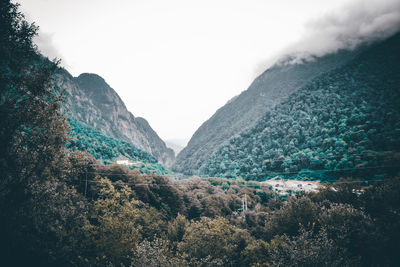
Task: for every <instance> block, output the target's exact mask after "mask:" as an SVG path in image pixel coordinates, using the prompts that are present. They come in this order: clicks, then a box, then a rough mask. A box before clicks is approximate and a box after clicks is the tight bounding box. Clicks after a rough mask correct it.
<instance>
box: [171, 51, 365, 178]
mask: <svg viewBox="0 0 400 267" xmlns="http://www.w3.org/2000/svg"><path fill="white" fill-rule="evenodd" d="M362 49H363V48H359V50H353V51H347V50H341V51H338V52H337V53H334V54H329V55H326V56H323V57H320V58H314V60H312V61H308V62H304V63H302V64H284V61H282V60H281V61H278V62H277V64H275V65H273V66H272V67H271V68H269V69H267V70H266V71H264V72H263V73H262V74H261V75H259V76H258V77H257V78H256V79H255V80H254V81H253V82H252V84H251V85H250V86H249V88H248V89H247V90H245V91H243V92H242V93H241V94H239V95H237V96H235V97H233V98H232V99H231V100H229V101H228V102H227V103H226V104H225V105H224V106H222V107H221V108H219V109H218V110H217V111H216V112H215V113H214V115H213V116H212V117H211V118H210V119H208V120H207V121H206V122H204V123H203V124H202V125H201V126H200V127H199V128H198V129H197V131H196V132H195V133H194V134H193V136H192V138H191V139H190V141H189V143H188V145H187V146H186V147H185V148H184V149H183V150H182V151H181V152H180V153H179V154H178V155H177V158H176V161H175V163H174V165H173V167H172V168H173V170H174V171H176V172H180V173H184V174H187V175H191V174H197V173H198V170H199V168H200V167H201V165H202V164H203V163H204V162H205V160H207V158H209V157H210V156H211V155H212V154H213V153H214V152H215V151H217V149H218V148H219V147H221V146H222V145H223V144H224V143H226V142H228V140H229V139H230V138H232V137H233V136H235V135H237V134H239V133H240V132H241V131H243V130H244V129H245V128H249V127H251V126H252V125H254V124H255V123H256V122H257V121H258V119H260V118H261V117H262V116H263V115H264V114H265V112H267V111H268V110H270V109H271V108H273V107H274V106H275V105H276V104H279V103H280V101H282V100H284V99H285V97H287V96H288V95H289V94H290V93H292V92H293V91H295V90H297V89H298V88H299V87H301V86H302V85H303V84H304V83H306V82H307V81H309V80H310V79H312V78H314V77H316V76H317V75H319V74H321V73H323V72H324V71H327V70H329V69H332V68H334V67H336V66H338V65H341V64H344V63H345V62H347V61H348V60H350V59H351V58H353V57H354V56H355V55H357V54H358V53H359V51H360V50H362ZM288 59H289V58H287V57H286V60H288Z"/></svg>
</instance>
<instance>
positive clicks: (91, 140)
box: [67, 119, 172, 175]
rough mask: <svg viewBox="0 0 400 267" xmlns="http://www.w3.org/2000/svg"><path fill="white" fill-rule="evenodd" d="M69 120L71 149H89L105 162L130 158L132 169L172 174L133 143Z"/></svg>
mask: <svg viewBox="0 0 400 267" xmlns="http://www.w3.org/2000/svg"><path fill="white" fill-rule="evenodd" d="M68 122H69V124H70V125H71V126H72V130H71V131H70V132H69V134H70V136H71V137H72V138H71V139H70V140H69V141H68V143H67V148H68V149H70V150H71V151H75V150H79V151H87V152H88V153H90V154H91V155H93V157H94V158H95V159H97V160H98V161H100V162H102V163H104V164H110V163H113V162H116V160H117V159H128V160H130V161H131V162H132V164H131V165H129V168H130V169H138V170H139V171H140V172H141V173H155V174H160V175H172V173H171V172H170V171H168V170H167V169H166V168H165V167H164V166H163V165H162V164H159V163H158V162H157V159H155V158H154V157H153V156H151V155H150V154H148V153H147V152H144V151H142V150H140V149H138V148H136V147H135V146H133V145H132V144H130V143H128V142H126V141H122V140H119V139H115V138H111V137H108V136H106V135H104V134H102V133H100V132H98V131H96V130H94V129H93V128H91V127H89V126H87V125H84V124H83V123H79V122H77V121H75V120H73V119H68Z"/></svg>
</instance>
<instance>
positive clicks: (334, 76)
mask: <svg viewBox="0 0 400 267" xmlns="http://www.w3.org/2000/svg"><path fill="white" fill-rule="evenodd" d="M399 48H400V34H397V35H395V36H393V37H392V38H389V39H388V40H386V41H383V42H381V43H378V44H374V45H372V46H371V47H370V48H368V49H367V50H365V51H363V52H362V53H360V54H359V55H357V56H356V57H355V58H353V59H351V60H350V61H348V62H347V63H346V64H344V65H342V66H339V67H337V68H334V69H332V70H330V71H326V72H325V73H322V74H321V75H319V76H317V77H315V78H314V79H312V80H311V81H309V82H307V83H306V84H304V86H302V87H301V88H300V89H299V90H297V91H295V92H293V93H292V94H290V95H289V96H288V97H287V98H286V99H285V100H284V101H282V102H281V103H280V104H278V105H275V107H274V108H272V109H271V110H269V111H268V112H266V113H265V114H264V116H263V117H262V118H261V119H260V120H258V121H257V123H256V124H255V125H254V126H253V127H251V128H249V129H247V130H245V131H243V132H242V133H241V134H240V135H238V136H237V137H234V138H232V139H230V141H229V142H228V143H227V144H225V145H223V146H222V147H220V148H219V149H218V151H216V152H215V153H214V154H213V155H212V156H211V157H210V158H209V159H208V160H207V161H206V162H205V163H204V164H203V165H202V167H201V171H200V172H201V173H202V174H204V175H210V176H223V177H232V178H233V177H243V178H245V179H254V180H264V179H268V178H272V177H285V178H295V179H312V180H314V179H319V180H336V179H339V178H341V177H353V178H362V179H379V178H382V177H385V176H388V175H391V174H394V173H396V172H398V171H399V169H400V166H399V164H398V162H399V159H400V101H399V99H400V51H399ZM305 66H306V65H305Z"/></svg>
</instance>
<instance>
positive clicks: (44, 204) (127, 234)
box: [0, 1, 400, 266]
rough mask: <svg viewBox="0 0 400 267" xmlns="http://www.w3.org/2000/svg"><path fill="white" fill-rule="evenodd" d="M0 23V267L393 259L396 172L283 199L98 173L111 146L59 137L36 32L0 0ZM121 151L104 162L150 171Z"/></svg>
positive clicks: (111, 168)
mask: <svg viewBox="0 0 400 267" xmlns="http://www.w3.org/2000/svg"><path fill="white" fill-rule="evenodd" d="M0 25H1V27H0V60H1V62H0V86H1V87H0V90H1V91H0V119H1V124H0V210H1V213H0V235H1V239H0V255H1V259H0V261H1V265H2V266H396V265H397V264H398V262H399V261H400V255H399V253H398V248H399V247H400V217H399V216H400V177H399V175H398V174H397V175H393V176H389V175H388V176H387V177H385V179H384V180H380V181H375V182H371V183H367V184H366V183H361V182H358V181H355V180H351V179H347V180H344V179H343V180H340V181H338V182H336V183H334V184H328V183H326V184H325V185H324V187H323V188H321V190H319V191H318V192H315V193H310V194H298V195H294V196H289V197H288V198H286V199H283V198H281V197H279V196H278V195H276V194H275V193H273V191H271V190H270V189H269V188H266V187H265V186H263V184H262V183H259V182H256V181H245V180H241V179H236V180H233V179H224V178H198V177H197V178H191V179H185V180H181V181H175V180H173V179H171V178H169V177H167V176H161V175H157V174H152V173H148V174H142V173H140V172H139V170H137V169H136V170H130V169H128V168H126V167H124V166H120V165H117V164H108V165H106V164H102V163H103V162H105V161H106V160H108V158H107V159H106V158H104V157H103V156H99V155H102V154H103V153H100V154H98V155H97V154H96V153H97V151H96V147H97V146H96V144H97V142H104V143H105V144H108V143H110V144H119V143H118V142H119V141H118V140H114V139H106V138H105V137H102V136H100V135H98V133H96V132H93V131H89V129H87V128H85V126H84V125H80V126H79V125H76V124H75V127H76V128H75V129H77V130H76V132H74V133H72V134H71V135H73V136H74V134H75V139H74V137H73V136H72V137H71V136H70V135H68V132H69V131H70V130H71V127H70V125H69V123H68V119H67V118H66V117H65V115H64V114H63V113H62V112H61V107H62V104H63V102H64V101H65V94H64V92H63V91H62V90H60V88H58V86H57V84H56V82H55V80H53V78H52V77H54V76H53V74H54V73H55V72H56V71H57V68H58V67H57V62H50V61H48V60H47V59H45V58H43V57H42V56H40V55H39V53H38V51H37V48H36V46H35V45H34V44H33V42H32V38H33V37H34V36H35V35H36V33H37V31H38V28H37V27H36V26H35V24H30V23H28V22H26V20H25V18H24V16H23V14H22V13H20V12H19V11H18V5H16V4H13V3H11V2H10V1H1V2H0ZM389 79H394V78H390V77H389ZM386 110H387V109H385V112H386ZM71 124H73V125H74V122H73V121H71ZM85 131H87V133H85ZM80 138H81V139H80ZM73 142H76V148H78V147H79V146H87V145H90V147H92V148H93V152H92V153H93V154H94V155H95V157H97V158H98V159H100V161H97V160H96V158H95V157H94V156H93V155H91V154H89V153H87V152H85V151H80V150H79V149H72V147H70V148H67V147H68V146H70V145H71V144H72V143H73ZM113 142H117V143H113ZM390 144H391V143H390ZM101 147H103V146H101ZM104 147H106V148H107V147H108V145H106V146H104ZM122 147H123V148H121V150H118V151H114V152H112V153H111V154H110V153H109V152H104V155H109V157H110V158H112V157H114V156H115V155H117V154H118V153H120V154H123V155H125V156H126V157H128V156H129V157H132V159H140V160H145V159H146V160H147V161H148V162H150V163H151V162H152V158H151V157H147V156H146V155H142V154H141V152H140V151H139V150H134V149H132V148H130V147H128V146H125V147H124V143H122ZM98 148H99V149H100V147H98ZM130 149H131V150H130ZM129 151H130V152H129ZM99 157H100V158H99ZM143 157H144V158H143Z"/></svg>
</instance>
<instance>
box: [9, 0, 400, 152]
mask: <svg viewBox="0 0 400 267" xmlns="http://www.w3.org/2000/svg"><path fill="white" fill-rule="evenodd" d="M17 2H19V3H21V6H22V10H23V12H24V13H25V14H26V15H27V18H28V19H29V20H31V21H35V22H36V23H37V25H39V26H40V36H39V38H37V44H38V46H39V48H40V50H41V51H42V53H43V54H45V55H47V56H49V57H50V58H53V57H59V58H61V59H62V64H63V66H65V67H66V68H67V70H68V71H70V72H71V74H72V75H74V76H78V75H79V74H80V73H83V72H90V73H96V74H99V75H100V76H102V77H103V78H104V79H105V80H106V82H107V83H108V84H109V85H110V86H111V87H112V88H114V89H115V90H116V91H117V92H118V94H119V95H120V96H121V98H122V99H123V101H124V102H125V104H126V106H127V107H128V109H129V110H130V111H131V112H132V113H133V114H134V115H135V116H140V117H144V118H145V119H147V120H148V121H149V123H150V125H151V126H152V127H153V129H154V130H155V131H156V132H157V133H158V134H159V135H160V137H161V138H162V139H164V140H172V139H174V140H181V141H180V143H181V145H182V143H185V141H188V140H189V139H190V137H191V136H192V135H193V133H194V132H195V130H196V129H197V128H198V127H199V126H200V125H201V124H202V123H203V122H204V121H205V120H207V119H208V118H209V117H210V116H212V115H213V114H214V113H215V111H216V110H217V109H218V108H220V107H221V106H223V105H224V104H225V103H226V102H227V101H228V100H229V99H231V98H232V97H234V96H235V95H237V94H239V93H240V92H241V91H243V90H246V89H247V87H248V86H249V85H250V83H251V82H252V81H253V79H254V78H255V77H256V76H257V75H259V74H260V73H261V72H262V71H264V70H265V69H266V68H267V67H268V66H270V65H271V64H272V63H273V62H274V60H276V59H277V58H278V57H279V56H280V55H282V54H283V53H288V52H299V53H302V52H306V51H307V52H308V53H313V52H314V54H316V55H321V54H324V53H328V52H332V51H335V50H337V49H339V48H343V47H346V46H347V47H351V46H354V45H356V44H358V43H359V42H362V41H365V40H364V39H365V38H362V37H363V34H364V35H365V36H371V35H372V36H375V37H376V38H382V36H381V35H387V34H390V33H391V32H393V31H395V30H396V29H397V28H396V27H397V26H398V25H399V23H400V22H399V18H400V15H399V10H400V8H399V2H400V1H352V0H332V1H327V0H326V1H318V0H303V1H295V0H292V1H289V0H279V1H275V0H273V1H272V0H270V1H267V0H251V1H249V0H242V1H238V0H219V1H215V0H202V1H190V0H170V1H165V0H136V1H130V0H119V1H110V0H85V1H82V0H22V1H17ZM367 2H368V3H367ZM343 11H345V12H343ZM338 14H341V15H338ZM354 14H355V15H354ZM332 25H333V26H335V27H332ZM371 32H372V33H371ZM382 32H383V34H381V35H379V34H373V33H382ZM343 33H347V34H348V36H354V35H355V38H351V39H349V38H341V39H340V40H342V41H338V38H336V37H337V36H342V37H343V36H346V35H345V34H343ZM332 36H333V37H332ZM365 36H364V37H365ZM351 40H352V41H351ZM308 47H311V49H308Z"/></svg>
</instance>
